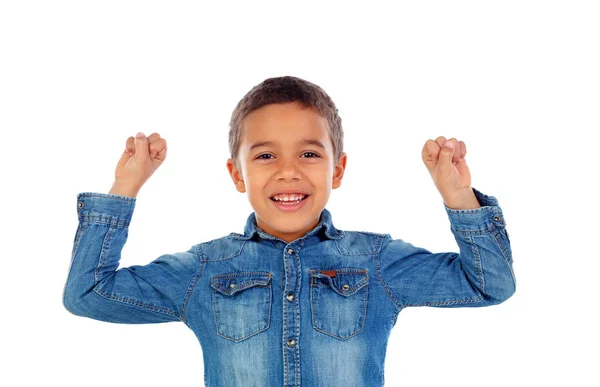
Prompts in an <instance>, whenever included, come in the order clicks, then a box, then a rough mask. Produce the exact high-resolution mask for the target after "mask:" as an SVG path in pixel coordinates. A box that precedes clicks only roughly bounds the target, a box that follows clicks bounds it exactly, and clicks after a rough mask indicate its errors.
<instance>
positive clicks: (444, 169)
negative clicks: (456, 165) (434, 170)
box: [438, 140, 455, 176]
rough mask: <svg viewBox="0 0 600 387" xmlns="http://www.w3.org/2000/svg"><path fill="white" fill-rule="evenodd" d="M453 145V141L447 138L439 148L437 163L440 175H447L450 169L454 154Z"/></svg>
mask: <svg viewBox="0 0 600 387" xmlns="http://www.w3.org/2000/svg"><path fill="white" fill-rule="evenodd" d="M454 146H455V144H454V142H453V141H451V140H448V141H446V142H445V143H444V146H442V148H441V149H440V155H439V159H438V165H439V169H440V172H441V174H442V176H448V175H450V173H451V171H452V157H453V156H454Z"/></svg>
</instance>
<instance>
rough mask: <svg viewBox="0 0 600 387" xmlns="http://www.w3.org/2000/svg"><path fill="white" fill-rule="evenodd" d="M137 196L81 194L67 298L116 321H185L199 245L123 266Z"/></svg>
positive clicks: (77, 308)
mask: <svg viewBox="0 0 600 387" xmlns="http://www.w3.org/2000/svg"><path fill="white" fill-rule="evenodd" d="M135 202H136V199H135V198H131V197H126V196H120V195H113V194H102V193H90V192H84V193H80V194H78V196H77V213H78V219H79V225H78V227H77V232H76V234H75V240H74V243H73V251H72V257H71V264H70V267H69V273H68V277H67V281H66V284H65V288H64V292H63V304H64V306H65V308H66V309H67V310H68V311H70V312H71V313H73V314H75V315H78V316H84V317H89V318H92V319H95V320H101V321H108V322H114V323H124V324H145V323H162V322H168V321H185V320H184V312H185V306H186V303H187V300H188V298H189V295H190V294H191V291H192V289H193V286H194V284H195V282H196V281H197V279H198V277H199V275H200V269H201V265H200V259H199V257H200V256H201V253H200V252H199V251H198V249H199V246H198V245H195V246H192V247H191V248H190V249H189V250H187V251H185V252H178V253H174V254H164V255H161V256H159V257H158V258H156V259H155V260H154V261H152V262H150V263H149V264H147V265H144V266H140V265H135V266H130V267H123V268H120V269H118V266H119V259H120V257H121V250H122V249H123V246H124V245H125V242H126V240H127V232H128V227H129V224H130V222H131V217H132V214H133V210H134V207H135ZM117 269H118V270H117Z"/></svg>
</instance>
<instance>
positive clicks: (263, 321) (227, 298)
mask: <svg viewBox="0 0 600 387" xmlns="http://www.w3.org/2000/svg"><path fill="white" fill-rule="evenodd" d="M211 286H212V288H213V294H212V308H213V313H214V316H215V323H216V327H217V334H218V335H219V336H222V337H224V338H226V339H228V340H231V341H236V342H237V341H242V340H245V339H247V338H248V337H250V336H253V335H256V334H258V333H260V332H262V331H264V330H266V329H267V328H269V326H270V324H271V304H272V302H271V301H272V291H271V273H268V272H238V273H226V274H220V275H215V276H213V277H212V279H211Z"/></svg>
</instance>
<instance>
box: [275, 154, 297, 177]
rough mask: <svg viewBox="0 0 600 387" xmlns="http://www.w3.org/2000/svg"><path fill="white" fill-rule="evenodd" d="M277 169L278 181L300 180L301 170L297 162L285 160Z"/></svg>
mask: <svg viewBox="0 0 600 387" xmlns="http://www.w3.org/2000/svg"><path fill="white" fill-rule="evenodd" d="M282 160H283V161H282V162H281V163H280V165H279V168H278V169H277V180H290V181H291V180H293V179H296V180H299V179H300V170H299V168H298V164H297V160H289V159H283V158H282Z"/></svg>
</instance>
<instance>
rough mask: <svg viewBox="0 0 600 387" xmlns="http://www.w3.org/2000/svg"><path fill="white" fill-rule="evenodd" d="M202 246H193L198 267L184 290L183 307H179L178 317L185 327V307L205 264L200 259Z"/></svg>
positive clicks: (200, 244)
mask: <svg viewBox="0 0 600 387" xmlns="http://www.w3.org/2000/svg"><path fill="white" fill-rule="evenodd" d="M202 244H203V243H199V244H196V245H195V246H194V250H195V251H196V259H197V260H198V267H197V268H196V273H195V274H194V276H193V277H192V279H191V280H190V283H189V284H188V289H187V290H186V292H185V295H184V298H183V306H182V307H181V315H180V316H179V318H180V319H181V321H182V322H183V323H185V324H186V325H187V323H186V321H185V312H186V309H187V305H188V302H189V300H190V297H191V295H192V293H193V292H194V288H195V287H196V283H197V282H198V280H199V279H200V277H201V276H202V271H203V269H204V263H205V262H206V261H205V260H204V259H202V257H203V255H204V253H203V252H202Z"/></svg>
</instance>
